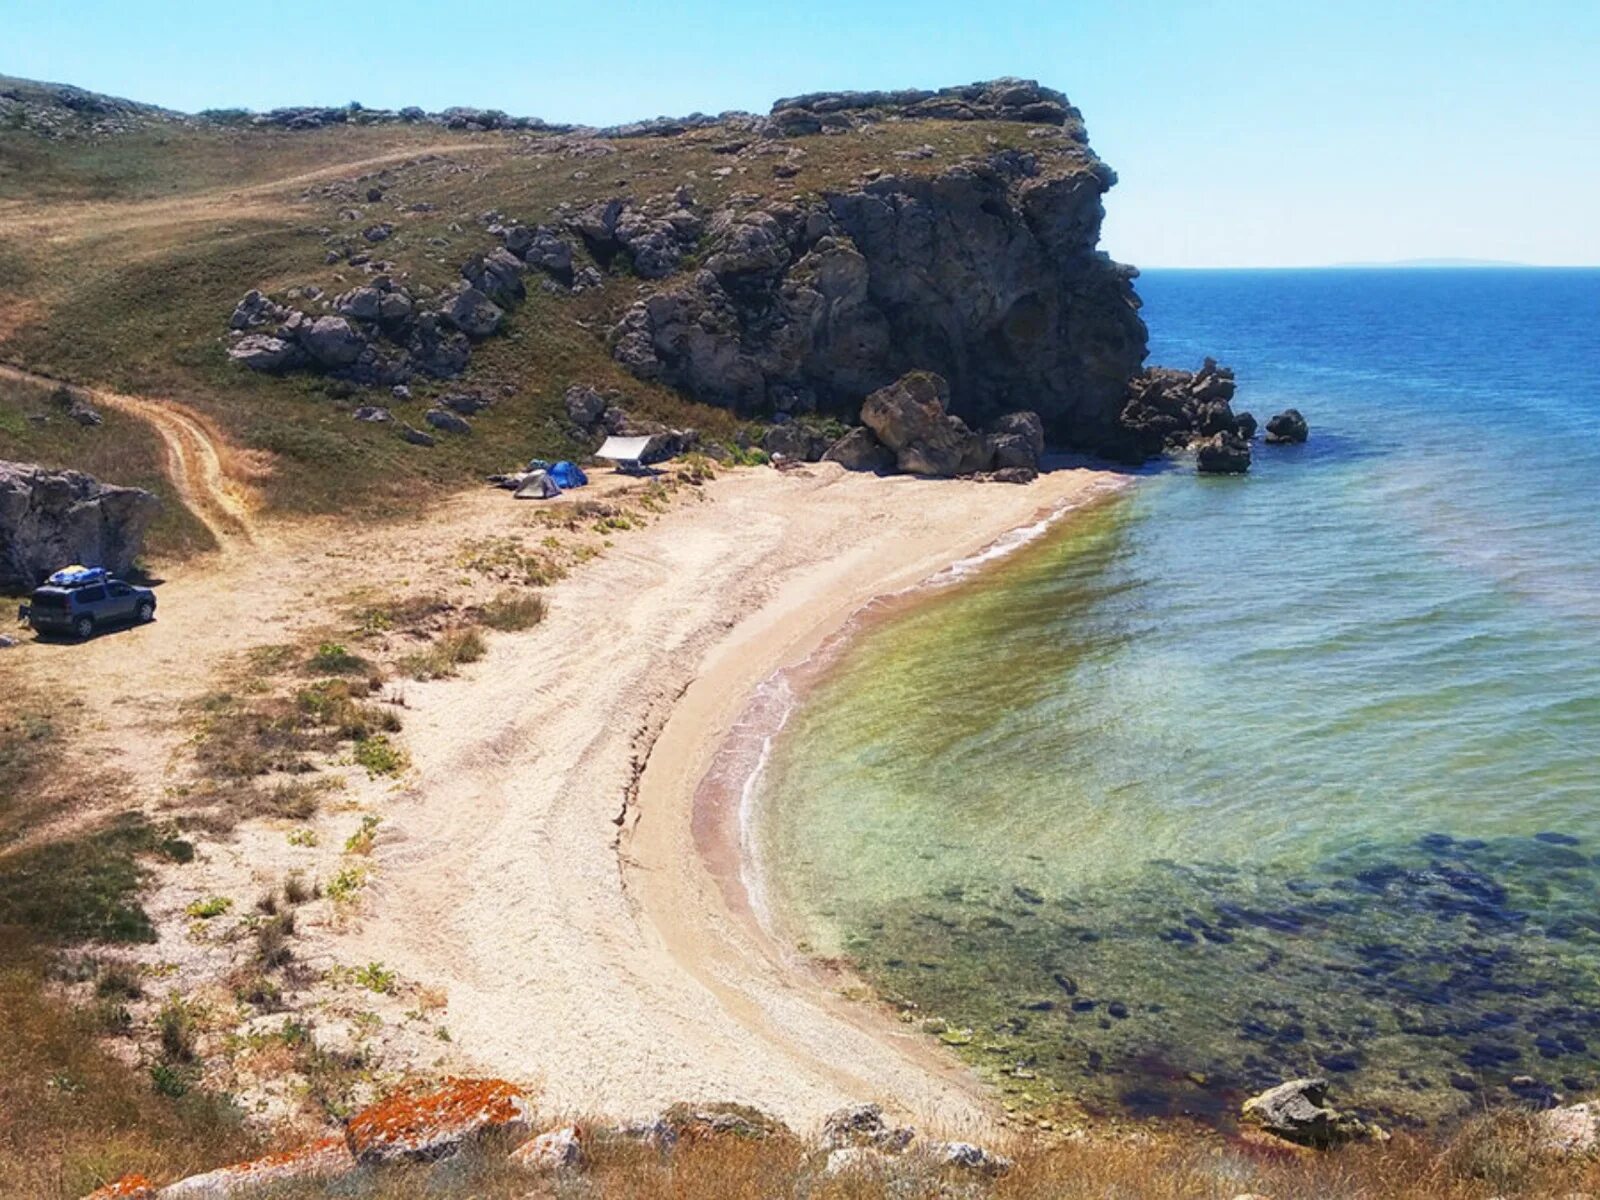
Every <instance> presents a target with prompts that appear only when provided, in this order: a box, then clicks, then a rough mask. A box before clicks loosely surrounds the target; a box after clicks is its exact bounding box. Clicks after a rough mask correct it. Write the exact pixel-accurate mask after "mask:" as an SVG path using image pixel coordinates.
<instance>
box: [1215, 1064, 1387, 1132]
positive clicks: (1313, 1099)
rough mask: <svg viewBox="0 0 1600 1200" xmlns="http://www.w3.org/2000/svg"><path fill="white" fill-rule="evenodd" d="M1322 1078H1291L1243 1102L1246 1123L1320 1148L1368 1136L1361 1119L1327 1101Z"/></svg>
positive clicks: (1325, 1083) (1365, 1125)
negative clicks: (1341, 1110)
mask: <svg viewBox="0 0 1600 1200" xmlns="http://www.w3.org/2000/svg"><path fill="white" fill-rule="evenodd" d="M1327 1101H1328V1081H1327V1080H1326V1079H1291V1080H1290V1081H1289V1082H1288V1083H1280V1084H1279V1085H1278V1086H1277V1087H1275V1088H1269V1089H1267V1090H1266V1091H1264V1092H1262V1093H1261V1094H1260V1095H1259V1096H1252V1097H1251V1098H1250V1099H1248V1100H1246V1101H1245V1102H1244V1107H1243V1109H1242V1110H1241V1115H1242V1116H1243V1118H1244V1120H1245V1122H1246V1123H1247V1124H1251V1125H1254V1126H1256V1127H1257V1128H1259V1129H1262V1130H1264V1131H1265V1132H1267V1133H1270V1134H1272V1135H1274V1136H1275V1137H1280V1138H1283V1139H1284V1140H1285V1141H1289V1142H1294V1143H1296V1144H1297V1145H1301V1146H1312V1147H1317V1148H1323V1147H1327V1146H1332V1145H1336V1144H1338V1143H1340V1142H1348V1141H1352V1140H1354V1139H1357V1138H1363V1137H1370V1136H1373V1135H1374V1133H1375V1132H1376V1131H1375V1130H1373V1129H1372V1128H1371V1127H1370V1126H1368V1125H1367V1124H1366V1123H1365V1122H1363V1121H1361V1120H1360V1119H1359V1118H1357V1117H1353V1116H1351V1115H1349V1114H1348V1113H1342V1112H1340V1111H1339V1110H1337V1109H1335V1108H1333V1107H1332V1106H1330V1105H1329V1104H1328V1102H1327Z"/></svg>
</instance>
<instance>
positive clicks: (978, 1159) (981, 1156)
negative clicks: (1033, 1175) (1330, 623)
mask: <svg viewBox="0 0 1600 1200" xmlns="http://www.w3.org/2000/svg"><path fill="white" fill-rule="evenodd" d="M929 1153H930V1154H931V1155H932V1157H933V1159H934V1161H935V1162H937V1163H938V1164H939V1165H940V1166H942V1167H954V1168H957V1169H959V1170H962V1171H971V1172H973V1173H975V1174H978V1175H988V1176H990V1177H991V1178H992V1177H995V1176H999V1175H1004V1174H1005V1173H1006V1172H1007V1171H1009V1170H1011V1169H1012V1167H1014V1166H1016V1164H1015V1163H1014V1162H1012V1161H1011V1160H1010V1159H1009V1158H1007V1157H1005V1155H1003V1154H995V1153H994V1152H993V1151H990V1150H985V1149H984V1148H983V1147H982V1146H979V1145H975V1144H974V1143H972V1142H936V1143H934V1144H933V1145H932V1146H930V1147H929Z"/></svg>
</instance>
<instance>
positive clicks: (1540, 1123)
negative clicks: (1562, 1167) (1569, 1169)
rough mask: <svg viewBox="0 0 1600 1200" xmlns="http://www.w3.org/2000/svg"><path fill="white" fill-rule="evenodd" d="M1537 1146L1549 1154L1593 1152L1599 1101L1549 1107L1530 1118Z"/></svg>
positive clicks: (1599, 1133) (1599, 1139)
mask: <svg viewBox="0 0 1600 1200" xmlns="http://www.w3.org/2000/svg"><path fill="white" fill-rule="evenodd" d="M1533 1124H1534V1134H1535V1138H1536V1140H1537V1143H1538V1145H1539V1148H1540V1149H1542V1150H1545V1151H1547V1152H1549V1153H1552V1154H1593V1153H1594V1152H1595V1151H1596V1150H1597V1149H1600V1101H1594V1100H1589V1101H1585V1102H1584V1103H1581V1104H1569V1105H1566V1106H1565V1107H1561V1108H1552V1109H1549V1110H1547V1111H1545V1112H1542V1113H1539V1114H1538V1115H1536V1116H1535V1117H1534V1118H1533Z"/></svg>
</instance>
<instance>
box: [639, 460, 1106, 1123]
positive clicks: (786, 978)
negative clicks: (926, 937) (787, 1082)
mask: <svg viewBox="0 0 1600 1200" xmlns="http://www.w3.org/2000/svg"><path fill="white" fill-rule="evenodd" d="M886 482H887V481H886ZM1130 482H1131V481H1130V480H1129V478H1128V477H1126V476H1122V475H1118V474H1115V473H1112V472H1105V471H1097V470H1073V469H1058V470H1057V471H1055V472H1052V473H1051V474H1049V475H1045V476H1041V480H1040V481H1039V482H1038V483H1036V484H1035V485H1031V486H1030V487H1029V489H1028V490H1027V493H1026V498H1027V500H1028V505H1027V508H1026V510H1025V511H1022V510H1019V509H1018V508H1017V507H1013V506H997V507H1001V508H1003V509H1004V512H1003V514H993V515H1000V516H1001V517H1002V519H1001V520H999V521H997V522H990V521H985V522H981V523H979V524H976V525H973V526H969V527H968V528H966V529H965V530H964V531H963V533H962V534H961V535H959V536H957V537H955V538H953V539H948V540H944V541H943V543H942V544H941V545H940V546H939V547H938V548H937V549H933V548H930V547H927V546H924V545H921V544H906V545H901V546H899V547H896V548H895V550H896V551H898V552H892V551H890V550H889V549H888V548H886V547H880V550H882V551H883V552H882V553H881V554H880V555H879V556H878V557H876V558H875V559H874V562H873V565H872V567H871V568H870V569H867V570H861V569H855V570H851V571H848V572H845V573H844V574H843V577H839V578H834V579H832V580H829V581H828V582H829V583H830V584H831V586H828V587H825V588H823V589H822V590H823V591H825V592H826V599H825V600H823V601H822V602H821V603H819V604H817V605H816V606H814V607H807V606H805V605H804V604H803V603H802V602H801V600H800V599H798V598H791V599H790V600H789V602H788V603H785V602H784V599H783V598H782V597H779V598H777V599H776V600H775V601H774V602H773V603H770V604H768V605H766V606H763V607H762V608H760V609H759V610H757V611H755V612H754V613H752V614H750V615H748V616H747V617H746V618H745V619H743V620H742V621H740V622H738V623H737V624H736V625H734V626H733V627H732V628H731V629H730V630H729V631H728V636H727V637H726V638H724V639H723V640H722V641H720V642H719V643H718V644H717V645H716V646H715V647H714V648H712V649H711V651H710V652H709V653H708V654H707V656H706V661H705V665H704V668H703V670H702V671H701V673H700V674H699V676H698V677H697V678H696V679H695V680H694V681H693V682H692V683H691V684H690V685H689V686H688V687H687V688H686V689H685V691H684V693H683V695H682V696H681V697H680V698H679V701H678V703H677V704H676V705H675V706H674V709H673V712H672V714H671V715H670V716H669V717H668V719H667V721H666V723H665V725H664V726H663V727H662V729H661V731H660V734H659V736H658V737H657V738H656V739H655V741H654V744H653V746H652V747H651V749H650V753H649V755H648V758H647V759H646V761H645V764H644V767H643V770H642V772H641V774H640V776H639V780H638V800H637V803H638V809H637V813H638V816H637V818H636V821H635V823H634V824H633V825H632V826H631V827H630V829H629V830H628V832H627V834H626V835H625V842H624V862H625V864H627V865H626V866H625V876H626V880H627V886H628V888H629V890H630V892H631V893H632V894H634V895H635V896H636V897H637V902H638V905H639V908H640V910H641V912H642V914H643V915H644V916H645V918H647V919H648V920H649V922H650V923H651V924H652V925H653V927H654V929H655V931H656V933H657V934H658V936H659V937H660V938H661V940H662V943H663V945H664V947H665V948H666V950H667V952H668V954H669V955H670V956H671V957H672V958H673V960H674V961H675V963H676V964H677V965H678V966H679V968H680V969H683V970H685V971H687V972H688V973H689V974H691V975H692V976H694V977H695V978H696V979H697V980H698V981H699V982H700V983H701V984H702V986H705V987H706V988H707V989H708V990H709V991H710V992H711V993H712V994H713V996H715V998H716V999H717V1000H718V1001H719V1002H721V1003H723V1004H724V1005H728V1006H731V1007H733V1008H735V1009H737V1010H740V1011H741V1015H742V1017H743V1019H744V1021H745V1023H746V1025H747V1028H748V1029H749V1031H750V1033H752V1034H754V1035H755V1036H757V1037H764V1038H768V1039H771V1040H774V1041H790V1042H791V1043H792V1041H793V1040H794V1039H793V1029H792V1027H789V1026H786V1025H785V1023H784V1018H789V1019H792V1018H793V1016H794V1014H793V1008H794V1007H795V1006H796V1005H797V1004H799V1005H810V1006H813V1007H814V1008H815V1009H816V1010H818V1015H820V1016H822V1017H824V1018H825V1019H826V1022H827V1023H828V1024H829V1025H831V1026H832V1035H833V1036H835V1037H841V1038H843V1037H848V1039H849V1040H850V1041H851V1042H855V1043H856V1048H855V1050H854V1051H853V1054H855V1055H858V1056H859V1062H858V1061H857V1058H855V1057H852V1056H850V1055H840V1054H838V1053H834V1054H821V1053H815V1052H812V1053H809V1054H807V1055H805V1056H804V1057H806V1058H809V1059H810V1062H809V1063H807V1065H808V1066H809V1067H810V1068H811V1069H813V1070H820V1071H822V1072H823V1073H824V1074H825V1075H826V1076H827V1077H829V1078H830V1079H831V1080H832V1081H833V1082H834V1083H835V1085H836V1086H837V1087H838V1088H839V1091H840V1094H841V1095H843V1096H845V1097H848V1098H849V1099H854V1100H861V1099H874V1100H877V1101H878V1102H880V1103H882V1104H884V1106H885V1107H886V1108H887V1109H890V1110H892V1111H896V1112H899V1113H902V1114H904V1115H906V1116H907V1117H909V1118H911V1119H913V1120H914V1121H916V1122H917V1123H918V1125H919V1127H922V1128H929V1129H942V1130H944V1131H946V1132H956V1133H961V1132H966V1133H971V1132H973V1131H974V1130H975V1129H987V1128H989V1127H992V1126H993V1125H994V1124H995V1123H997V1122H998V1121H999V1119H1000V1113H999V1109H998V1104H997V1101H996V1098H995V1096H994V1095H993V1094H992V1093H991V1092H990V1090H989V1089H988V1087H987V1086H986V1085H985V1084H983V1083H982V1082H981V1081H980V1080H979V1079H978V1077H977V1076H976V1075H975V1074H974V1073H973V1072H971V1070H970V1069H969V1068H967V1067H966V1066H965V1065H964V1064H962V1063H961V1062H960V1061H959V1060H957V1059H956V1058H955V1057H954V1056H952V1055H947V1054H945V1053H944V1052H942V1051H941V1050H940V1049H939V1048H938V1047H937V1045H936V1044H935V1043H933V1042H932V1041H931V1040H930V1039H928V1038H926V1037H924V1036H923V1035H922V1034H921V1033H920V1032H917V1031H916V1030H915V1029H914V1028H913V1027H911V1026H908V1025H905V1024H902V1023H900V1022H897V1021H895V1020H894V1019H893V1018H892V1017H891V1016H890V1015H889V1014H887V1013H886V1012H885V1011H884V1010H883V1009H882V1008H881V1007H878V1006H876V1005H874V1004H871V1003H862V1002H861V1001H860V1000H859V999H857V998H852V997H847V996H844V995H841V992H842V991H850V990H851V989H849V988H848V986H847V985H848V984H849V983H850V980H849V977H848V975H847V974H846V973H843V972H841V971H839V970H837V969H836V968H833V967H832V966H831V965H829V964H827V963H825V962H819V961H817V960H814V959H811V958H809V957H807V956H806V955H804V954H803V953H801V952H799V951H796V950H795V949H793V948H792V947H790V946H788V945H787V944H786V943H785V941H784V939H783V937H782V935H781V932H780V931H779V928H778V926H777V925H776V924H774V923H773V921H772V919H771V917H772V915H771V914H770V913H764V912H763V907H764V905H765V903H766V900H765V897H764V896H763V895H762V892H761V887H760V882H759V879H758V878H755V877H753V873H754V874H755V875H758V874H759V865H758V864H757V863H755V862H753V861H752V859H751V858H750V857H749V856H748V854H747V850H748V844H747V834H748V824H747V822H748V819H749V817H750V813H749V811H748V810H749V806H750V802H751V790H752V788H753V787H754V786H755V785H756V783H757V780H756V778H755V775H757V774H758V768H759V767H760V766H761V765H763V764H764V759H765V753H766V751H767V749H769V748H770V744H771V740H772V737H773V736H775V735H776V733H777V732H778V730H779V729H781V727H782V724H783V722H784V721H785V720H786V719H787V714H788V712H789V711H792V705H793V704H794V703H797V702H798V701H799V699H800V698H801V697H802V696H803V693H804V682H803V680H804V679H805V678H807V677H809V675H810V674H811V673H813V672H818V671H821V670H825V669H826V667H827V665H829V664H830V663H831V662H832V661H835V660H836V658H837V656H838V655H839V654H840V653H841V652H843V651H844V650H845V649H846V648H847V647H848V646H849V644H850V643H851V642H852V640H853V639H854V637H855V636H856V634H857V633H858V632H859V631H860V629H861V628H862V627H863V625H864V624H865V623H866V622H871V621H876V620H880V619H887V618H889V617H892V615H893V614H894V613H895V612H898V611H899V609H900V607H901V605H903V604H906V603H917V602H921V601H922V600H924V599H928V598H930V597H933V596H936V595H937V594H938V592H939V591H940V590H942V589H943V588H945V587H949V586H952V585H954V584H956V583H959V582H961V581H962V580H963V579H966V578H967V577H969V576H970V575H971V574H973V573H975V572H978V571H981V570H982V568H983V567H984V566H985V565H986V564H987V563H989V562H991V561H995V560H997V559H999V558H1001V557H1004V556H1005V555H1007V554H1009V553H1010V552H1012V551H1013V550H1015V549H1018V548H1020V547H1021V546H1023V545H1026V544H1028V543H1029V542H1031V541H1033V540H1035V539H1036V538H1037V537H1039V536H1042V535H1043V534H1045V533H1047V532H1048V531H1049V530H1050V529H1052V528H1054V527H1055V526H1056V525H1057V524H1058V523H1059V522H1060V521H1062V520H1064V519H1067V518H1068V517H1071V516H1073V515H1075V514H1076V513H1078V512H1079V511H1081V510H1082V509H1084V508H1086V507H1088V506H1089V505H1092V504H1094V503H1096V502H1097V501H1099V500H1102V499H1104V498H1105V497H1107V496H1109V495H1111V494H1114V493H1116V492H1119V491H1121V490H1122V489H1123V488H1125V487H1126V486H1128V485H1129V483H1130ZM890 486H895V485H894V484H893V483H890ZM902 486H904V484H902ZM909 486H913V487H915V486H928V485H927V484H925V483H917V482H911V483H910V484H909ZM933 486H937V487H951V486H952V485H951V484H950V483H948V482H941V483H939V484H936V485H933ZM955 486H961V485H955ZM982 486H989V487H991V488H992V487H993V486H994V485H982ZM1019 490H1020V489H1019ZM1019 498H1021V497H1019ZM826 565H827V564H826V563H824V564H819V573H822V574H832V573H833V572H828V571H826V570H824V569H823V568H825V567H826ZM809 582H810V584H811V586H809V587H806V586H803V585H800V584H797V585H796V588H795V589H794V590H795V591H796V592H797V593H803V596H804V598H807V599H815V598H816V596H815V593H816V592H817V590H818V588H817V586H816V581H815V579H813V580H811V581H809ZM802 608H804V609H805V615H804V616H803V618H801V619H799V620H796V619H795V618H796V615H797V610H799V609H802ZM757 645H759V649H757V648H756V647H757ZM797 684H798V686H797ZM752 718H754V719H753V720H752ZM741 739H742V741H743V745H742V746H741V745H740V744H739V743H740V742H741ZM752 751H753V753H754V761H751V759H750V757H749V755H750V754H751V752H752ZM740 762H742V763H743V766H744V767H745V769H744V770H739V769H737V764H739V763H740ZM730 766H733V767H734V769H733V770H732V771H731V772H730V771H729V769H728V768H729V767H730ZM719 776H720V778H719ZM730 800H731V801H732V802H730ZM685 863H689V864H691V867H690V869H689V870H687V871H685V870H684V869H683V867H684V864H685ZM752 969H753V970H754V972H755V974H756V976H757V981H756V982H758V984H759V986H758V987H757V988H752V986H751V984H752V980H751V979H749V978H745V979H740V978H739V976H740V975H741V973H749V972H751V971H752ZM753 992H754V993H755V995H753V994H752V993H753ZM757 996H759V998H760V999H764V1000H765V1001H766V1002H767V1003H766V1004H765V1005H764V1006H763V1005H762V1004H760V1003H752V1000H753V999H755V998H756V997H757ZM784 1010H788V1011H784ZM780 1014H781V1015H780ZM857 1039H860V1040H859V1041H857ZM865 1046H870V1047H872V1048H873V1049H874V1050H875V1051H877V1052H878V1053H876V1054H871V1053H864V1052H863V1051H862V1049H861V1048H862V1047H865ZM788 1049H789V1050H790V1052H791V1053H792V1052H793V1050H794V1049H796V1047H794V1046H793V1045H792V1044H791V1045H790V1046H789V1047H788ZM883 1052H887V1054H888V1056H890V1061H889V1062H883V1061H879V1062H877V1063H873V1061H872V1060H873V1059H875V1058H876V1059H880V1060H881V1059H882V1058H883ZM896 1068H897V1069H896ZM886 1069H888V1070H891V1073H892V1074H894V1075H897V1076H899V1078H898V1080H897V1081H896V1082H894V1083H890V1082H888V1081H886V1080H885V1079H884V1078H883V1077H882V1075H881V1072H882V1071H884V1070H886ZM780 1115H785V1116H787V1117H789V1118H790V1119H793V1117H794V1115H795V1114H793V1113H790V1114H780ZM806 1116H808V1117H810V1118H811V1119H814V1118H815V1117H816V1116H820V1113H813V1114H806Z"/></svg>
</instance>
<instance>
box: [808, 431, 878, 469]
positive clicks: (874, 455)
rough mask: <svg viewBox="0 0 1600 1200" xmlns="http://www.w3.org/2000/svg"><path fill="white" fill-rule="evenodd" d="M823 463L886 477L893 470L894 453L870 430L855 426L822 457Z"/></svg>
mask: <svg viewBox="0 0 1600 1200" xmlns="http://www.w3.org/2000/svg"><path fill="white" fill-rule="evenodd" d="M822 461H823V462H836V463H838V464H839V465H840V466H842V467H843V468H844V469H845V470H847V471H873V472H876V473H877V474H880V475H886V474H888V473H889V472H890V471H893V470H894V466H895V457H894V451H893V450H891V449H889V447H887V446H885V445H884V444H883V443H882V442H880V441H879V440H878V439H877V437H876V436H875V435H874V434H873V432H872V430H870V429H868V428H867V427H866V426H865V425H857V426H856V427H855V428H854V429H852V430H851V431H850V432H849V433H847V434H845V435H844V436H843V437H842V438H840V439H839V440H838V441H837V442H835V443H834V444H833V445H831V446H829V447H828V449H827V451H826V452H825V453H824V454H823V456H822Z"/></svg>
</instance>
